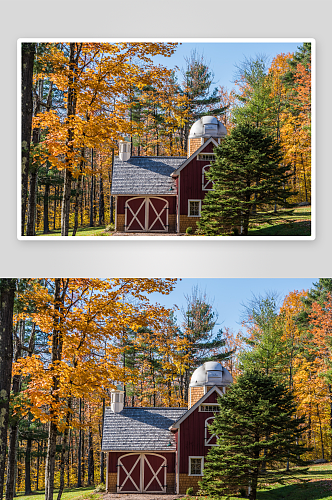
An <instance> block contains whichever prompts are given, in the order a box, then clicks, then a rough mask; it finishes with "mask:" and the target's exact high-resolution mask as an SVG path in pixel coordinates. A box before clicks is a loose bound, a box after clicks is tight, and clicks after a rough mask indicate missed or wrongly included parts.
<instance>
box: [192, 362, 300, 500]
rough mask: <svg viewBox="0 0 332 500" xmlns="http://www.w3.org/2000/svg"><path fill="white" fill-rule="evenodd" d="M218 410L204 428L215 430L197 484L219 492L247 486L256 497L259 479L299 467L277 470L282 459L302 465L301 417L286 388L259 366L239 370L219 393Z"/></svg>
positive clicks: (278, 479) (271, 480) (274, 479)
mask: <svg viewBox="0 0 332 500" xmlns="http://www.w3.org/2000/svg"><path fill="white" fill-rule="evenodd" d="M219 404H220V412H219V413H217V414H216V417H215V419H214V421H213V423H212V424H211V425H210V426H209V431H210V432H211V433H212V434H216V435H217V436H218V440H217V445H216V446H214V447H211V449H210V451H209V453H208V455H207V457H206V461H205V466H204V476H203V479H202V481H201V482H200V487H201V490H202V492H203V493H204V494H206V495H208V496H209V497H210V496H211V497H220V496H222V495H225V494H229V493H233V492H234V491H236V490H237V489H245V488H247V487H249V492H248V493H249V499H250V500H255V499H256V494H257V489H258V488H259V486H260V485H262V484H264V485H266V484H275V483H283V481H284V480H285V478H287V477H288V478H289V476H290V475H293V474H296V473H298V472H301V473H303V469H302V470H301V469H295V470H291V469H290V470H289V471H288V472H287V473H286V472H285V471H284V470H282V469H281V468H282V464H285V465H286V462H287V461H289V462H290V463H291V464H296V465H304V464H305V462H304V461H303V460H302V459H301V458H300V456H301V455H302V454H303V453H304V452H305V451H307V449H306V448H305V447H304V445H302V444H299V443H300V440H301V435H302V433H303V430H304V429H303V423H304V418H298V417H297V416H296V401H295V398H294V396H293V394H292V393H291V392H289V391H288V390H287V389H286V388H285V387H284V386H283V385H281V384H278V383H276V382H275V380H274V378H273V377H271V376H270V375H266V374H263V373H260V372H259V371H252V372H246V373H244V374H243V375H241V376H240V377H239V378H238V379H237V382H236V383H234V384H233V385H232V386H231V387H230V388H229V389H228V391H227V392H226V394H225V395H224V396H223V397H222V398H219Z"/></svg>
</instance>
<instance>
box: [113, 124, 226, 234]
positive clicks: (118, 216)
mask: <svg viewBox="0 0 332 500" xmlns="http://www.w3.org/2000/svg"><path fill="white" fill-rule="evenodd" d="M226 134H227V131H226V128H225V127H224V125H223V124H222V123H221V122H219V121H218V120H217V118H215V117H213V116H203V117H202V118H201V119H200V120H197V121H196V122H195V123H194V125H193V126H192V127H191V129H190V133H189V138H188V158H184V157H171V156H170V157H164V156H155V157H152V156H135V157H131V156H130V149H131V147H130V143H128V142H126V141H122V142H120V148H119V157H117V158H115V160H114V165H113V173H112V195H113V196H115V199H116V200H115V229H116V231H120V232H121V231H124V232H129V233H130V232H141V233H149V232H161V233H167V232H168V233H174V232H177V233H183V232H185V231H186V229H187V227H192V229H193V230H194V231H195V229H196V223H197V221H198V220H199V219H200V215H201V207H202V201H203V199H204V196H205V194H206V193H207V192H208V191H209V190H211V189H212V183H211V182H209V181H208V180H207V179H206V176H205V173H206V172H207V170H208V169H209V167H210V164H211V162H212V161H213V160H214V156H215V154H214V152H213V148H214V147H215V146H217V145H218V144H219V143H220V141H221V140H222V138H223V137H225V135H226Z"/></svg>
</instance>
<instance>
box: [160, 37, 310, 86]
mask: <svg viewBox="0 0 332 500" xmlns="http://www.w3.org/2000/svg"><path fill="white" fill-rule="evenodd" d="M300 45H301V42H294V43H290V42H260V43H258V42H245V43H243V42H219V43H209V42H200V43H187V42H184V43H182V44H181V45H179V46H178V47H177V49H176V51H175V53H174V54H173V56H171V57H170V58H167V57H163V56H157V57H155V58H154V61H155V62H156V63H160V64H162V65H164V66H166V67H167V68H169V69H171V68H174V67H175V66H178V67H179V68H180V69H181V67H183V68H184V67H185V60H184V58H185V57H189V56H190V53H191V52H192V51H193V50H195V49H196V51H197V52H198V53H199V54H200V55H203V56H204V59H205V61H206V62H207V63H208V66H209V67H210V69H212V70H213V72H214V74H215V79H214V82H215V85H214V86H217V87H219V86H220V85H222V86H224V87H226V88H227V89H228V90H231V89H232V88H233V87H234V84H233V81H234V79H235V73H236V67H235V65H239V64H241V62H243V61H244V60H245V58H251V57H253V58H255V57H256V56H257V55H262V54H264V55H266V56H268V58H269V61H270V62H271V61H272V59H273V58H274V57H275V56H276V55H277V54H281V53H284V54H288V53H289V52H290V53H292V52H296V51H297V47H298V46H300Z"/></svg>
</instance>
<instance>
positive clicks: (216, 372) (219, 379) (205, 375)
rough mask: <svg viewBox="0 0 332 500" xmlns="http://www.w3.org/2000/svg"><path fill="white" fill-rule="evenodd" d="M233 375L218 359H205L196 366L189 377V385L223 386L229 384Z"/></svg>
mask: <svg viewBox="0 0 332 500" xmlns="http://www.w3.org/2000/svg"><path fill="white" fill-rule="evenodd" d="M232 382H233V377H232V375H231V374H230V373H229V371H228V370H227V369H226V368H224V367H223V366H222V365H221V364H220V363H219V362H218V361H207V362H206V363H204V364H203V365H201V366H199V367H198V368H196V370H195V371H194V373H193V374H192V377H191V379H190V387H200V386H204V385H206V386H213V385H217V386H218V387H223V386H227V385H229V384H231V383H232Z"/></svg>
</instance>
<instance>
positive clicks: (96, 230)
mask: <svg viewBox="0 0 332 500" xmlns="http://www.w3.org/2000/svg"><path fill="white" fill-rule="evenodd" d="M105 228H106V226H98V227H83V228H78V230H77V233H76V236H110V234H111V233H108V232H105ZM72 232H73V230H72V229H70V230H69V233H68V236H71V235H72ZM36 236H61V229H56V230H55V231H51V232H50V233H49V234H43V233H42V231H37V233H36Z"/></svg>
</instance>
